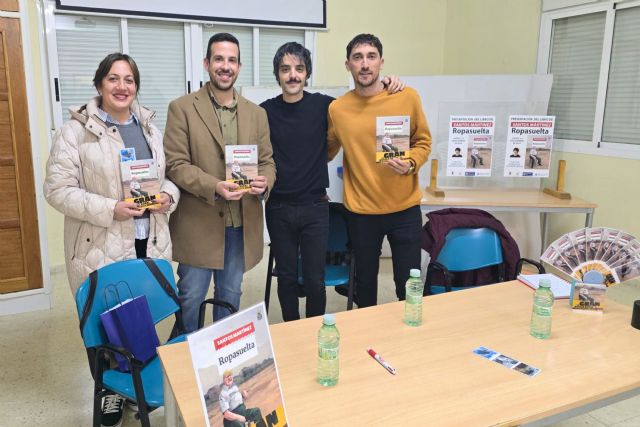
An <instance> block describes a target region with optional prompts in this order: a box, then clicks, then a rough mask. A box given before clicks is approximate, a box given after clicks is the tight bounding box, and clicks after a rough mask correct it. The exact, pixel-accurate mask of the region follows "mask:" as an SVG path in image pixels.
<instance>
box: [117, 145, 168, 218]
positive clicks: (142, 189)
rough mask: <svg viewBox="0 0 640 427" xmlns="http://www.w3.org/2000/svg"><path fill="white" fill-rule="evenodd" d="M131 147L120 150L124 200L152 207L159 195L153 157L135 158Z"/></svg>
mask: <svg viewBox="0 0 640 427" xmlns="http://www.w3.org/2000/svg"><path fill="white" fill-rule="evenodd" d="M133 150H134V149H133V148H124V149H122V150H120V175H121V179H122V193H123V194H124V200H125V201H126V202H134V203H137V204H138V205H139V206H140V207H148V208H149V209H153V205H155V204H156V203H157V200H158V199H159V197H160V196H159V195H160V179H159V177H158V167H157V165H156V161H155V160H154V159H144V160H136V158H135V152H134V151H133Z"/></svg>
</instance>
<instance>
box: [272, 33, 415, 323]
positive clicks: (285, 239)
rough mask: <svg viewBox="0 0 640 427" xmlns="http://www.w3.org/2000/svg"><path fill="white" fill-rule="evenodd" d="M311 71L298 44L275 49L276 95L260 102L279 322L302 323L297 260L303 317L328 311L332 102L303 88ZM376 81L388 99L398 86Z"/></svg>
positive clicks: (390, 78) (391, 79)
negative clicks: (272, 168)
mask: <svg viewBox="0 0 640 427" xmlns="http://www.w3.org/2000/svg"><path fill="white" fill-rule="evenodd" d="M311 71H312V64H311V53H310V52H309V50H307V49H306V48H305V47H304V46H302V45H301V44H299V43H296V42H289V43H285V44H284V45H282V46H280V48H279V49H278V51H277V52H276V54H275V56H274V58H273V74H274V75H275V77H276V80H277V81H278V84H279V85H280V87H281V88H282V95H279V96H277V97H275V98H272V99H269V100H267V101H265V102H263V103H262V104H260V106H261V107H263V108H264V109H265V110H266V111H267V118H268V120H269V128H270V131H271V132H270V133H271V145H272V146H273V159H274V161H275V163H276V170H277V180H276V183H275V185H274V187H273V189H272V190H271V192H270V193H269V200H268V201H267V204H266V206H265V214H266V221H267V229H268V230H269V236H270V238H271V249H272V250H273V254H274V258H275V261H276V266H277V269H278V299H279V301H280V307H281V308H282V318H283V320H284V321H289V320H297V319H299V318H300V313H299V311H298V288H299V286H300V285H299V284H298V262H300V264H301V266H302V278H303V283H304V285H303V286H304V293H305V294H306V297H307V301H306V317H312V316H319V315H322V314H324V311H325V306H326V291H325V286H324V268H325V261H326V251H327V240H328V237H329V200H328V197H327V192H326V188H327V187H328V186H329V174H328V171H327V129H328V121H327V112H328V109H329V104H330V103H331V102H332V101H333V98H332V97H330V96H327V95H323V94H320V93H310V92H307V91H305V90H304V87H305V86H306V84H307V80H308V79H309V77H310V76H311ZM382 82H383V83H384V84H385V86H387V87H388V90H389V92H391V93H394V92H397V91H399V90H402V89H403V88H404V84H402V83H401V82H400V80H399V79H398V78H397V77H394V76H388V77H385V78H384V79H383V80H382ZM298 256H299V259H298Z"/></svg>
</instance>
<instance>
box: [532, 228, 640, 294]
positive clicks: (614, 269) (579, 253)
mask: <svg viewBox="0 0 640 427" xmlns="http://www.w3.org/2000/svg"><path fill="white" fill-rule="evenodd" d="M540 259H541V260H542V261H545V262H547V263H549V264H551V265H553V266H554V267H556V268H558V269H559V270H561V271H563V272H565V273H567V274H568V275H570V276H572V277H575V278H576V279H578V280H580V281H585V282H591V280H587V279H589V278H593V277H594V276H595V277H602V278H603V283H604V284H605V285H607V286H611V285H613V284H616V283H622V282H626V281H627V280H631V279H633V278H636V277H638V276H640V241H638V240H636V238H635V237H633V236H632V235H631V234H629V233H626V232H624V231H621V230H614V229H612V228H605V227H596V228H581V229H579V230H576V231H572V232H570V233H567V234H565V235H564V236H562V237H560V238H559V239H558V240H556V241H555V242H553V243H552V244H551V245H550V246H549V247H548V248H547V250H546V251H544V253H543V254H542V257H540ZM598 273H599V274H598ZM600 275H601V276H600Z"/></svg>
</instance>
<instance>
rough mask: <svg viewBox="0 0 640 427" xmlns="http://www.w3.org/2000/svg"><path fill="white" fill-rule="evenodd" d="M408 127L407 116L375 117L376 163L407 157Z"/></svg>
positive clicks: (409, 136)
mask: <svg viewBox="0 0 640 427" xmlns="http://www.w3.org/2000/svg"><path fill="white" fill-rule="evenodd" d="M410 125H411V119H410V118H409V116H381V117H376V163H385V162H387V161H389V160H390V159H393V158H396V157H398V158H401V159H404V158H406V157H409V151H410V141H411V140H410V138H411V126H410Z"/></svg>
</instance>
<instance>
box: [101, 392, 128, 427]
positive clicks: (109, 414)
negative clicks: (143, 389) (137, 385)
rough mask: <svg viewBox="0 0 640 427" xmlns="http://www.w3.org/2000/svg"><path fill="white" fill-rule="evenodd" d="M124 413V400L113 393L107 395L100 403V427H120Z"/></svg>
mask: <svg viewBox="0 0 640 427" xmlns="http://www.w3.org/2000/svg"><path fill="white" fill-rule="evenodd" d="M123 412H124V398H123V397H122V396H120V395H118V394H115V393H109V394H107V395H106V396H105V397H104V399H103V401H102V416H101V418H100V424H101V426H102V427H120V426H121V425H122V414H123Z"/></svg>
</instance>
